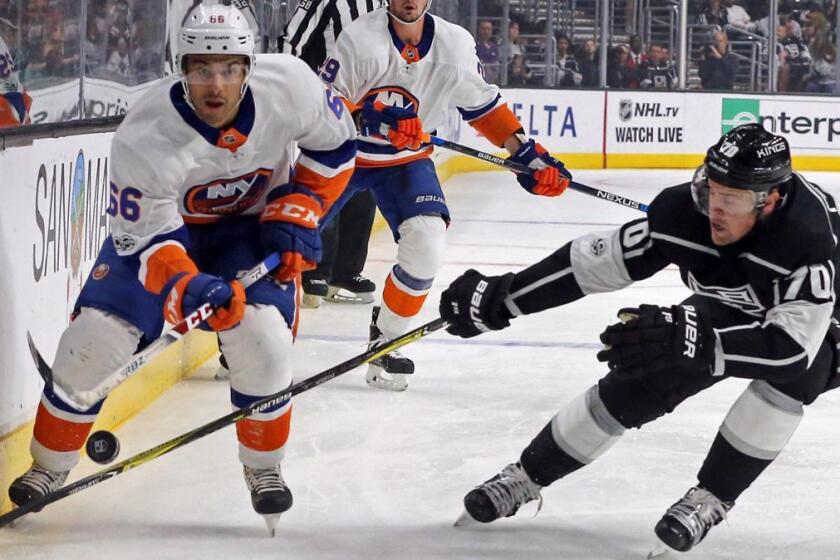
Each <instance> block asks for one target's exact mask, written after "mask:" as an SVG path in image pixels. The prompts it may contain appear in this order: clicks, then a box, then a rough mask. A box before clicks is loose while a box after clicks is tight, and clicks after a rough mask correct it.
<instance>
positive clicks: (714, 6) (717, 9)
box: [696, 0, 729, 27]
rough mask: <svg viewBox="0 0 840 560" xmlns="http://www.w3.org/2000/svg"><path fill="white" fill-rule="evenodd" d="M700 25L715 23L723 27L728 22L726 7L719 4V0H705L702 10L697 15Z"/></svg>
mask: <svg viewBox="0 0 840 560" xmlns="http://www.w3.org/2000/svg"><path fill="white" fill-rule="evenodd" d="M696 23H698V24H700V25H717V26H719V27H723V26H725V25H726V24H728V23H729V20H728V19H727V12H726V9H725V8H724V7H723V6H721V5H720V0H707V2H706V6H705V8H704V9H703V12H702V13H701V14H700V15H699V16H697V22H696Z"/></svg>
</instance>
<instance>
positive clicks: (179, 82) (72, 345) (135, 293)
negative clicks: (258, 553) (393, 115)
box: [9, 5, 355, 532]
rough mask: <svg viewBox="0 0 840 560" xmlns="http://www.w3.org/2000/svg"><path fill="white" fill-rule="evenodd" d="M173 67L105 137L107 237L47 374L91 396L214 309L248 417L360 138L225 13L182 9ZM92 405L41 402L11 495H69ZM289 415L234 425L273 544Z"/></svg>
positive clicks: (329, 98)
mask: <svg viewBox="0 0 840 560" xmlns="http://www.w3.org/2000/svg"><path fill="white" fill-rule="evenodd" d="M178 67H179V69H180V76H177V77H171V78H168V79H165V80H163V81H162V82H161V83H160V84H158V85H156V86H155V87H153V88H152V89H151V90H150V91H149V92H148V93H147V94H146V95H145V97H144V98H143V100H142V101H141V102H140V103H138V104H137V105H136V106H135V107H134V108H132V110H131V112H129V114H128V116H127V117H126V119H125V120H124V121H123V123H122V124H121V125H120V127H119V129H118V130H117V132H116V134H115V136H114V139H113V143H112V148H111V186H110V207H109V208H108V214H109V215H110V218H111V219H110V224H111V236H110V238H109V239H108V240H106V242H105V244H104V245H103V247H102V249H101V251H100V254H99V256H98V258H97V262H96V263H95V264H94V267H93V270H92V273H91V275H90V277H89V278H88V280H87V282H86V284H85V286H84V288H83V289H82V293H81V294H80V296H79V299H78V300H77V302H76V305H75V311H74V314H75V318H74V320H73V321H72V323H71V324H70V326H69V327H68V328H67V330H66V331H65V332H64V334H63V335H62V337H61V340H60V342H59V347H58V350H57V352H56V358H55V362H54V365H53V373H54V375H55V376H56V378H58V379H60V380H61V381H62V382H63V383H64V384H66V385H69V386H71V387H74V388H77V389H78V390H86V389H90V388H91V387H94V386H95V385H96V384H97V383H98V382H99V381H101V379H102V378H103V377H105V376H107V375H108V374H109V373H110V372H112V371H113V370H115V369H116V368H117V367H118V366H120V365H121V364H123V363H124V362H126V361H127V359H128V358H129V357H130V356H131V354H132V353H133V352H135V351H136V350H137V349H138V348H140V347H143V346H144V345H145V344H147V343H148V342H150V341H152V340H154V339H155V338H157V337H158V336H159V334H160V332H161V329H162V327H163V322H164V319H166V320H167V321H169V322H172V323H175V322H177V321H179V320H181V319H182V318H183V317H185V316H186V315H188V314H189V313H191V312H192V311H193V310H195V309H196V308H198V307H199V306H201V305H202V304H204V303H208V302H209V303H211V304H213V305H221V306H222V307H220V308H219V310H218V311H217V312H216V313H215V315H214V316H213V317H211V318H210V319H209V320H208V321H207V323H208V325H207V327H208V328H209V329H212V330H214V331H216V332H217V333H218V336H219V341H220V344H221V346H222V347H223V348H224V351H225V356H226V357H227V361H228V364H229V366H230V371H231V376H230V386H231V402H232V404H233V406H234V407H235V408H243V407H246V406H248V405H250V404H252V403H254V402H256V401H257V400H260V399H262V398H264V397H265V396H267V395H270V394H273V393H276V392H278V391H281V390H283V389H285V388H287V387H288V386H289V385H290V384H291V382H292V364H291V350H292V341H293V339H294V336H295V331H296V326H297V318H298V301H299V284H300V273H301V271H302V270H306V269H308V268H311V267H314V263H315V262H316V261H317V260H318V259H319V258H320V252H321V248H320V236H319V233H318V219H319V218H320V216H322V215H323V213H324V212H325V211H326V210H327V209H328V208H329V207H330V205H331V204H332V203H333V202H334V201H335V199H336V198H337V197H338V195H339V194H340V193H341V191H342V190H343V189H344V187H345V186H346V184H347V181H348V180H349V177H350V175H351V174H352V171H353V161H354V157H355V127H354V125H353V122H352V119H351V118H350V116H349V113H348V111H347V110H346V109H345V106H344V105H343V103H342V102H341V100H340V99H339V98H338V97H337V96H335V95H333V92H332V91H331V90H330V88H329V87H325V86H324V84H322V83H321V82H320V81H319V80H318V78H317V76H315V75H314V74H313V73H312V71H311V70H310V69H309V68H307V67H306V65H305V64H304V63H303V62H301V61H299V60H298V59H296V58H294V57H291V56H287V55H264V56H261V57H260V58H259V61H257V58H256V55H255V54H254V43H253V37H252V33H251V31H250V29H249V28H248V25H247V23H245V20H244V18H243V17H242V14H241V13H240V12H239V11H238V10H237V9H236V8H233V7H230V6H224V5H213V6H209V7H205V6H202V5H199V6H198V7H197V8H195V9H194V10H193V12H192V13H191V14H190V15H189V16H188V18H187V21H186V22H185V24H184V26H183V29H182V30H181V33H180V35H179V62H178ZM294 143H297V145H298V146H299V147H300V152H301V153H300V157H299V158H298V160H297V162H296V163H295V162H294V161H293V159H292V153H293V151H292V150H293V146H294ZM292 166H294V168H293V169H292ZM290 170H291V171H290ZM272 252H277V253H279V254H280V255H281V265H280V267H279V268H278V269H277V271H276V274H275V276H274V277H273V278H269V277H265V278H263V279H262V280H260V281H258V282H256V283H254V284H253V285H251V287H250V288H249V289H248V292H247V294H246V293H245V291H244V289H243V288H242V285H241V284H240V283H239V282H237V281H236V277H237V274H238V273H240V272H243V271H246V270H248V269H250V268H252V267H253V266H255V265H256V264H257V263H258V262H260V261H261V260H262V259H263V258H265V256H266V255H267V254H269V253H272ZM101 404H102V403H101V402H100V403H98V404H96V405H94V406H93V407H92V408H90V409H89V410H78V409H77V408H75V407H74V406H72V405H71V404H70V403H67V402H65V401H63V400H62V399H60V398H59V397H57V396H56V395H55V394H53V393H52V392H51V391H50V390H49V389H48V388H47V389H45V391H44V394H43V396H42V398H41V405H40V407H39V409H38V415H37V418H36V421H35V430H34V437H33V439H32V445H31V451H32V455H33V458H34V464H33V465H32V467H31V468H30V469H29V470H28V471H27V472H26V473H25V474H24V475H23V476H21V477H20V478H18V479H17V480H15V481H14V482H13V484H12V485H11V487H10V489H9V495H10V497H11V499H12V501H13V502H15V503H16V504H22V503H25V502H27V501H29V500H32V499H34V498H37V497H39V496H41V495H43V494H45V493H47V492H50V491H53V490H55V489H56V488H58V487H60V486H61V485H62V484H63V483H64V481H65V480H66V479H67V475H68V472H69V471H70V469H71V468H72V467H73V466H74V465H75V464H76V463H77V461H78V457H79V450H80V448H81V447H82V445H83V444H84V442H85V439H86V437H87V435H88V432H89V431H90V428H91V426H92V425H93V422H94V420H95V419H96V415H97V413H98V412H99V410H100V407H101ZM290 418H291V403H290V402H289V401H288V400H287V401H285V402H280V403H278V404H277V405H276V406H272V407H271V408H268V409H266V410H263V411H261V412H259V413H258V414H255V415H253V416H251V417H249V418H247V419H243V420H240V421H239V422H238V423H237V438H238V440H239V458H240V460H241V462H242V463H243V465H244V475H245V481H246V484H247V487H248V489H249V490H250V492H251V499H252V503H253V507H254V509H255V510H256V511H257V513H260V514H263V515H264V516H266V522H267V523H268V524H269V529H270V530H271V531H272V532H273V527H274V523H275V522H276V517H277V516H278V515H279V514H280V513H282V512H283V511H285V510H287V509H288V508H289V507H291V504H292V495H291V492H290V491H289V489H288V487H287V486H286V483H285V482H284V479H283V476H282V474H281V471H280V462H281V459H282V457H283V453H284V448H285V445H286V441H287V439H288V436H289V421H290Z"/></svg>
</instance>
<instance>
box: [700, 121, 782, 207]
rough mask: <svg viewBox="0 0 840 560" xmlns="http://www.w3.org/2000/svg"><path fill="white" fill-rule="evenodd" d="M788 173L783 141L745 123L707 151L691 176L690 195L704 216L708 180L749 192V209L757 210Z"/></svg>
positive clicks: (753, 125) (707, 205)
mask: <svg viewBox="0 0 840 560" xmlns="http://www.w3.org/2000/svg"><path fill="white" fill-rule="evenodd" d="M792 173H793V170H792V169H791V164H790V146H789V145H788V142H787V140H786V139H785V138H784V137H783V136H778V135H776V134H773V133H771V132H768V131H766V130H765V129H764V127H763V126H761V125H760V124H757V123H752V124H745V125H741V126H739V127H737V128H733V129H732V130H730V131H729V132H727V133H726V134H724V135H723V136H721V137H720V140H718V141H717V143H715V144H714V145H713V146H712V147H711V148H709V149H708V151H707V152H706V159H705V160H704V162H703V165H701V166H700V167H699V168H697V171H695V173H694V179H693V180H692V191H691V192H692V196H693V197H694V202H695V204H696V205H697V208H698V210H700V211H701V212H703V213H704V214H708V208H709V204H708V202H709V201H708V191H709V184H708V180H709V179H711V180H713V181H715V182H716V183H720V184H721V185H724V186H726V187H729V188H732V189H743V190H748V191H752V192H753V195H754V205H753V208H761V207H762V206H764V204H765V203H766V202H767V194H768V193H769V191H770V189H771V188H773V187H777V186H779V185H782V184H783V183H785V182H787V181H788V180H789V179H790V177H791V175H792Z"/></svg>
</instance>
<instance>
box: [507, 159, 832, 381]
mask: <svg viewBox="0 0 840 560" xmlns="http://www.w3.org/2000/svg"><path fill="white" fill-rule="evenodd" d="M838 231H840V217H839V216H838V212H837V206H836V204H835V202H834V200H833V198H832V197H831V196H830V195H828V194H827V193H825V192H823V191H822V190H821V189H820V188H819V187H817V186H816V185H813V184H810V183H808V182H807V181H806V180H805V179H803V178H802V177H801V176H799V175H794V178H793V180H792V181H791V182H790V183H789V184H788V185H787V186H786V189H785V196H784V199H783V202H782V204H781V206H780V207H777V208H776V209H775V210H774V212H773V213H772V214H771V215H770V216H769V217H768V219H767V220H763V221H760V222H759V223H758V225H757V226H756V227H755V228H754V229H753V231H751V232H750V233H749V234H748V235H747V236H746V237H744V238H743V239H741V240H740V241H738V242H737V243H734V244H732V245H727V246H716V245H715V244H714V243H712V239H711V232H710V228H709V219H708V217H706V216H704V215H703V214H701V213H700V212H699V211H697V209H696V208H695V207H694V204H693V201H692V197H691V187H690V185H689V184H684V185H679V186H676V187H671V188H668V189H665V190H664V191H662V193H660V194H659V195H658V196H657V197H656V199H655V200H654V201H653V202H652V203H651V205H650V209H649V212H648V215H647V217H646V218H639V219H637V220H633V221H631V222H628V223H626V224H624V225H623V226H622V227H621V228H619V229H617V230H615V231H613V232H609V233H592V234H587V235H584V236H582V237H579V238H577V239H575V240H573V241H572V242H571V243H568V244H567V245H566V246H564V247H563V248H561V249H560V250H559V251H557V252H556V253H554V254H553V255H551V256H550V257H549V258H547V259H545V260H544V261H542V262H540V263H537V264H536V265H534V266H531V267H529V268H528V269H526V270H524V271H522V272H520V273H518V274H517V275H516V278H515V280H514V282H513V284H512V286H511V290H510V292H511V293H510V296H509V297H508V299H507V301H506V303H507V306H508V308H509V309H510V310H511V312H512V313H513V314H514V315H520V314H524V313H534V312H536V311H539V310H542V309H547V308H549V307H554V306H557V305H562V304H564V303H568V302H570V301H573V300H575V299H578V298H580V297H583V296H584V295H587V294H594V293H599V292H608V291H614V290H618V289H621V288H623V287H625V286H628V285H629V284H631V283H633V282H635V281H638V280H642V279H644V278H648V277H650V276H652V275H653V274H655V273H656V272H657V271H659V270H661V269H663V268H664V267H665V266H667V265H669V264H674V265H676V266H677V267H678V268H679V271H680V277H681V278H682V281H683V283H684V284H685V285H686V286H687V287H688V288H689V289H690V290H691V291H692V292H694V293H695V294H698V295H700V296H703V297H706V298H709V299H710V300H713V301H715V302H717V303H719V304H721V305H726V306H728V307H732V308H735V309H738V310H740V311H741V312H743V316H744V322H743V324H742V325H739V326H737V327H730V328H720V329H715V336H716V338H717V341H716V342H717V344H719V346H718V349H719V352H718V353H717V354H718V355H717V357H718V363H717V364H716V367H715V372H714V373H715V374H716V375H731V376H736V377H747V378H753V379H761V378H763V379H768V380H774V379H775V380H779V379H786V378H790V376H794V375H798V374H801V373H802V372H804V371H805V369H806V368H807V366H808V365H809V364H810V363H811V361H812V360H813V358H814V356H815V355H816V352H817V350H818V349H819V346H820V344H821V343H822V341H823V339H824V337H825V335H826V332H827V330H828V326H829V323H830V320H831V315H832V312H833V310H834V306H835V302H836V293H837V286H836V285H835V284H836V281H837V276H836V267H837V264H838V258H840V253H838V249H837V234H838ZM640 303H641V302H640Z"/></svg>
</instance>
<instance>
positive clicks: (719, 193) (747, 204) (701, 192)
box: [691, 165, 767, 216]
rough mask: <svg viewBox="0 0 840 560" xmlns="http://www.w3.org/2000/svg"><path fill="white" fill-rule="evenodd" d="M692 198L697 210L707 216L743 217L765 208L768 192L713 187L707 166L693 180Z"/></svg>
mask: <svg viewBox="0 0 840 560" xmlns="http://www.w3.org/2000/svg"><path fill="white" fill-rule="evenodd" d="M691 198H692V199H694V205H695V206H696V207H697V210H699V211H700V212H702V213H703V214H705V215H706V216H709V215H712V214H723V215H726V216H743V215H745V214H750V213H752V212H754V211H755V210H756V209H757V208H761V207H762V206H764V204H765V203H766V202H767V192H766V191H752V190H749V189H736V188H732V187H727V186H725V185H720V184H715V185H714V186H711V185H710V184H709V177H708V174H707V172H706V166H705V165H701V166H700V167H698V168H697V171H695V172H694V178H693V179H692V180H691Z"/></svg>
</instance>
